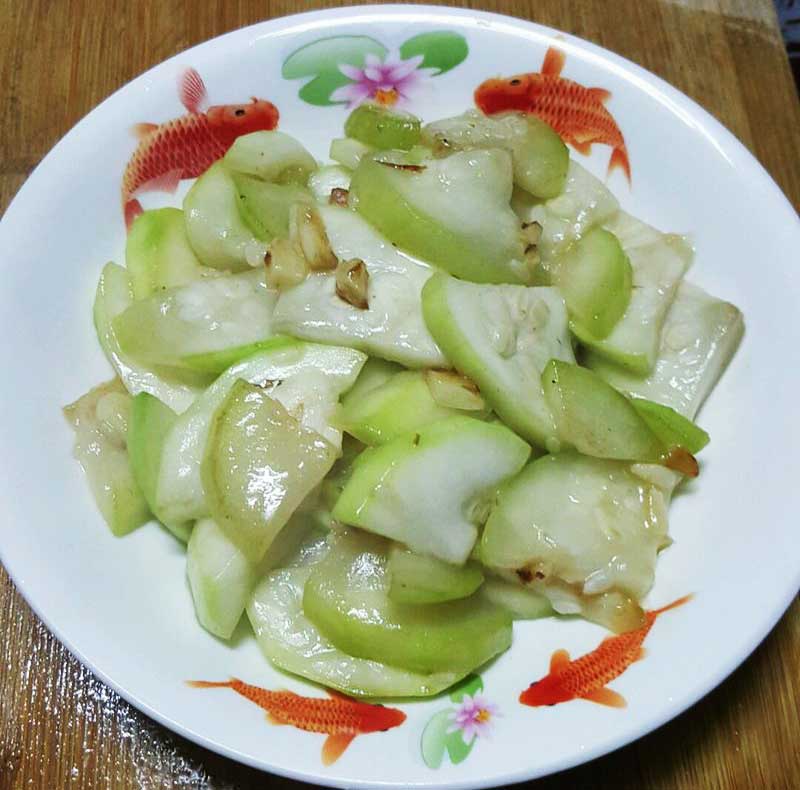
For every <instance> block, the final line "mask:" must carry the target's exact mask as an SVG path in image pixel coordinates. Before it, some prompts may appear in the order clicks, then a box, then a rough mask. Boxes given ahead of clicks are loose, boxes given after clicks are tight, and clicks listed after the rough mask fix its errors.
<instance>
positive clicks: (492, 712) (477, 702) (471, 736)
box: [447, 693, 501, 746]
mask: <svg viewBox="0 0 800 790" xmlns="http://www.w3.org/2000/svg"><path fill="white" fill-rule="evenodd" d="M500 715H501V714H500V712H499V710H498V708H497V706H496V705H493V704H492V703H491V702H489V700H487V699H486V698H485V697H484V696H483V695H482V694H478V693H476V694H474V695H473V696H470V695H469V694H465V695H464V697H463V698H462V700H461V704H460V705H459V706H458V708H457V709H456V710H455V712H454V714H453V723H452V724H451V725H450V726H449V727H448V728H447V732H449V733H450V732H457V731H458V730H461V737H462V738H463V739H464V743H466V744H467V745H468V746H469V744H471V743H472V741H473V740H475V737H476V736H478V737H481V738H486V737H488V735H489V733H490V732H491V729H492V719H493V718H494V717H497V716H500Z"/></svg>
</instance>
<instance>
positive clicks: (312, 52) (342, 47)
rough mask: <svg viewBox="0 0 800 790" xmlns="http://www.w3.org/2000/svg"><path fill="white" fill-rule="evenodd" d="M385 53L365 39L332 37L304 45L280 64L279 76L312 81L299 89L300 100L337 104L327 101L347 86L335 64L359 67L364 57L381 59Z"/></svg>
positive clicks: (345, 79)
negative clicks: (336, 91) (281, 67)
mask: <svg viewBox="0 0 800 790" xmlns="http://www.w3.org/2000/svg"><path fill="white" fill-rule="evenodd" d="M386 52H387V49H386V47H384V46H383V44H381V43H380V42H379V41H376V40H375V39H374V38H370V37H369V36H334V37H332V38H323V39H320V40H319V41H314V42H312V43H311V44H306V45H305V46H304V47H300V49H298V50H295V51H294V52H293V53H292V54H291V55H289V57H288V58H286V60H285V61H284V63H283V69H282V70H281V75H282V76H283V78H284V79H287V80H295V79H300V78H302V77H313V78H314V79H312V80H311V81H310V82H307V83H306V84H305V85H304V86H303V87H302V88H301V89H300V98H301V99H302V100H303V101H306V102H308V103H309V104H315V105H317V106H320V107H325V106H330V105H333V104H341V102H333V101H331V99H330V96H331V94H332V93H333V92H334V91H335V90H336V89H337V88H340V87H341V86H342V85H347V83H348V82H351V80H349V79H348V78H347V77H345V76H344V74H342V72H341V71H339V64H341V63H347V64H349V65H351V66H359V67H360V66H363V65H364V60H365V58H366V56H367V55H368V54H373V55H377V56H378V57H379V58H383V57H384V56H385V55H386Z"/></svg>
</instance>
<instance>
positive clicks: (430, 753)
mask: <svg viewBox="0 0 800 790" xmlns="http://www.w3.org/2000/svg"><path fill="white" fill-rule="evenodd" d="M452 724H453V711H452V709H449V708H448V709H447V710H440V711H439V712H438V713H436V714H435V715H434V716H433V718H432V719H431V720H430V721H429V722H428V723H427V725H426V726H425V729H424V730H423V731H422V743H421V746H422V759H423V760H424V761H425V765H427V766H428V768H433V769H436V768H439V767H440V766H441V764H442V762H443V761H444V755H445V752H446V753H447V756H448V757H449V758H450V762H451V763H452V764H453V765H457V764H458V763H460V762H463V761H464V760H466V759H467V757H468V756H469V753H470V752H471V751H472V747H473V746H474V745H475V741H474V740H473V741H472V742H471V743H469V744H467V743H465V742H464V737H463V736H462V734H461V730H456V731H455V732H448V731H447V730H448V729H449V728H450V726H451V725H452Z"/></svg>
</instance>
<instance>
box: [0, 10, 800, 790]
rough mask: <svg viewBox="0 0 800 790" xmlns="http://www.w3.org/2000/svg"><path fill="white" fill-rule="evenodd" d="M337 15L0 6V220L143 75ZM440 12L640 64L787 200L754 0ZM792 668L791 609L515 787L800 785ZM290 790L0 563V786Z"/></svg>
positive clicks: (793, 138) (776, 96) (790, 118)
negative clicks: (729, 670)
mask: <svg viewBox="0 0 800 790" xmlns="http://www.w3.org/2000/svg"><path fill="white" fill-rule="evenodd" d="M337 5H343V3H338V2H324V3H300V2H288V1H287V2H267V1H266V0H261V1H258V0H252V1H248V0H206V1H205V2H199V1H197V2H193V1H192V0H185V1H184V2H172V1H168V0H152V1H151V2H144V1H141V0H128V2H122V0H105V2H96V1H95V0H0V91H1V93H0V97H1V99H0V101H2V105H0V106H1V108H2V114H0V210H4V209H5V207H6V205H7V204H8V202H9V201H10V199H11V198H12V197H13V195H14V193H15V192H16V191H17V189H19V187H20V186H21V185H22V183H23V182H24V180H25V178H26V177H27V175H28V174H29V173H30V171H31V170H32V169H33V168H34V167H35V166H36V164H37V163H38V162H39V160H40V159H41V158H42V157H43V156H44V154H45V153H46V152H47V151H48V150H49V149H50V147H51V146H52V145H53V144H54V143H55V142H56V141H57V140H58V139H59V138H60V137H61V136H62V135H63V134H64V133H65V132H66V131H67V130H68V129H69V128H70V127H71V126H72V125H73V124H75V123H76V122H77V121H78V120H79V119H80V118H81V117H82V116H83V115H85V114H86V113H87V112H88V111H89V110H90V109H91V108H92V107H94V105H96V104H97V103H98V102H100V101H101V100H102V99H104V98H105V97H106V96H107V95H108V94H109V93H111V92H112V91H114V90H116V89H117V88H118V87H119V86H120V85H122V84H123V83H125V82H127V81H128V80H130V79H131V78H133V77H135V76H136V75H137V74H139V73H140V72H142V71H143V70H145V69H147V68H149V67H150V66H153V65H154V64H156V63H158V62H160V61H162V60H163V59H165V58H167V57H169V56H171V55H173V54H175V53H177V52H179V51H181V50H183V49H185V48H186V47H189V46H191V45H193V44H196V43H198V42H201V41H204V40H206V39H208V38H212V37H213V36H216V35H218V34H220V33H224V32H226V31H228V30H231V29H234V28H237V27H240V26H242V25H247V24H251V23H253V22H257V21H260V20H263V19H266V18H269V17H273V16H281V15H284V14H289V13H293V12H296V11H300V10H309V9H311V8H318V7H330V6H337ZM453 5H462V6H469V7H474V8H482V9H486V10H490V11H499V12H503V13H507V14H511V15H514V16H518V17H523V18H527V19H532V20H534V21H537V22H541V23H544V24H547V25H551V26H553V27H556V28H560V29H561V30H565V31H568V32H570V33H574V34H576V35H579V36H583V37H584V38H587V39H589V40H591V41H594V42H597V43H598V44H601V45H602V46H604V47H608V48H609V49H611V50H613V51H615V52H618V53H620V54H621V55H624V56H625V57H627V58H630V59H631V60H633V61H635V62H636V63H639V64H641V65H642V66H644V67H645V68H647V69H650V70H651V71H653V72H655V73H656V74H658V75H660V76H661V77H663V78H664V79H666V80H667V81H668V82H670V83H672V84H673V85H675V86H677V87H678V88H679V89H680V90H682V91H684V92H685V93H687V94H688V95H689V96H691V97H693V98H694V99H696V100H697V101H698V102H699V103H700V104H701V105H703V106H704V107H705V108H706V109H708V110H709V111H710V112H711V113H712V114H713V115H715V116H716V117H717V118H718V119H719V120H720V121H722V123H723V124H725V125H726V126H727V127H728V128H729V129H731V130H732V131H733V133H734V134H735V135H737V136H738V137H739V139H741V140H742V141H743V142H744V144H745V145H747V146H748V147H749V148H750V150H751V151H752V152H753V153H754V154H755V155H756V156H757V157H758V158H759V159H760V160H761V162H762V163H763V164H764V166H765V167H766V168H767V170H768V171H769V172H770V173H771V174H772V175H773V177H774V178H775V180H776V181H777V182H778V183H779V184H780V185H781V187H782V188H783V190H784V191H785V192H786V194H787V195H788V196H789V199H790V200H791V201H792V202H793V204H794V205H795V207H797V206H800V167H799V166H798V163H799V162H800V105H798V101H797V97H796V94H795V92H794V85H793V83H792V79H791V76H790V72H789V67H788V64H787V61H786V58H785V55H784V52H783V47H782V44H781V41H780V37H779V33H778V28H777V23H776V20H775V14H774V11H773V8H772V3H771V2H770V0H571V1H568V0H509V1H508V2H502V1H501V0H497V1H496V2H475V3H472V2H466V3H453ZM792 254H794V256H795V258H796V255H797V250H794V251H787V265H788V264H789V263H791V262H792V260H791V255H792ZM794 262H795V263H796V260H795V261H794ZM743 594H747V593H746V591H743ZM732 605H735V602H732ZM799 669H800V604H799V603H798V602H797V600H796V601H795V603H794V605H793V607H792V608H791V609H790V611H789V612H788V613H787V614H786V616H785V617H784V618H783V620H782V621H781V622H780V624H779V625H778V627H777V628H776V629H775V631H774V632H773V633H772V634H771V635H770V636H769V637H768V638H767V639H766V640H765V642H764V643H763V644H762V645H761V646H760V647H759V648H758V649H757V650H756V651H755V653H754V655H753V656H752V657H751V658H750V659H749V660H748V661H747V662H746V663H745V664H744V665H743V666H742V667H741V668H740V669H739V670H737V671H736V672H735V673H734V674H733V676H732V677H731V678H730V679H728V680H727V681H726V682H725V683H724V684H723V685H722V686H721V687H720V688H718V689H717V690H716V691H714V692H712V693H711V694H709V695H708V697H706V698H705V699H704V700H703V701H701V702H700V703H699V704H698V705H696V706H695V707H694V708H693V709H691V710H690V711H688V712H687V713H685V714H684V715H682V716H681V717H679V718H678V719H676V720H675V721H673V722H671V723H670V724H668V725H666V726H665V727H662V728H661V729H660V730H658V731H657V732H655V733H653V734H651V735H649V736H647V737H645V738H643V739H641V740H640V741H638V742H636V743H634V744H632V745H630V746H628V747H627V748H624V749H622V750H620V751H618V752H616V753H614V754H612V755H609V756H607V757H605V758H602V759H600V760H596V761H595V762H593V763H590V764H588V765H586V766H582V767H580V768H578V769H575V770H572V771H569V772H566V773H563V774H560V775H557V776H554V777H550V778H548V779H545V780H541V781H540V782H535V783H531V784H530V785H529V786H530V787H534V786H535V788H536V789H537V790H545V788H595V787H597V788H606V787H608V788H611V787H613V788H620V790H622V789H623V788H624V789H625V790H634V788H635V789H636V790H644V789H645V788H647V789H648V790H649V789H650V788H659V790H667V788H669V790H678V789H679V788H680V790H690V789H691V790H695V789H696V788H726V789H727V788H736V789H738V788H743V789H744V788H748V789H749V788H775V789H776V790H784V789H785V790H791V789H793V788H800V714H799V713H798V703H799V702H800V679H799V678H798V674H799V673H798V670H799ZM533 738H534V734H533V733H532V743H535V741H534V739H533ZM303 786H304V785H300V784H298V783H295V782H290V781H287V780H282V779H278V778H275V777H270V776H267V775H264V774H261V773H258V772H256V771H253V770H250V769H247V768H243V767H241V766H238V765H236V764H234V763H232V762H230V761H228V760H226V759H224V758H221V757H218V756H216V755H214V754H212V753H210V752H207V751H205V750H203V749H200V748H198V747H196V746H194V745H192V744H190V743H189V742H187V741H185V740H183V739H181V738H179V737H176V736H174V735H172V734H171V733H169V732H168V731H166V730H164V729H163V728H161V727H160V726H158V725H156V724H154V723H153V722H152V721H150V720H149V719H147V718H146V717H144V716H142V715H141V714H139V713H138V712H137V711H135V710H133V709H132V708H131V707H130V706H129V705H127V704H126V703H125V702H123V701H122V700H120V699H119V698H118V697H117V696H116V695H115V694H113V693H112V692H111V691H110V690H108V689H107V688H106V687H105V686H103V684H102V683H100V682H99V681H98V680H96V679H95V678H94V677H93V676H92V675H91V673H90V672H88V671H87V670H86V669H84V668H83V667H82V666H81V665H80V664H79V663H78V662H77V661H76V660H75V659H73V658H72V657H71V656H70V655H69V653H67V651H66V650H65V649H64V648H63V647H62V646H61V645H60V644H59V643H58V642H57V641H56V640H55V639H54V638H53V637H52V636H51V635H50V634H49V633H48V632H47V630H46V629H45V628H44V627H43V626H42V625H41V623H40V622H39V621H38V620H37V618H36V617H35V616H34V615H33V614H32V613H31V612H30V610H29V609H28V607H27V606H26V604H25V603H24V601H23V600H22V598H21V597H20V596H19V594H18V593H17V592H16V591H15V589H14V587H13V585H12V584H11V582H10V581H9V580H8V577H7V576H6V575H5V573H4V572H3V571H2V569H0V790H21V788H46V790H58V789H59V788H67V787H69V788H114V790H117V788H119V790H129V789H130V790H133V789H134V788H135V789H136V790H139V789H140V788H141V789H146V790H150V789H151V788H181V789H183V788H197V790H200V789H201V788H202V790H207V789H208V790H210V789H211V788H214V789H215V790H216V789H217V788H219V789H220V790H221V789H222V788H256V787H259V788H263V787H271V788H273V787H274V788H285V789H286V790H289V788H300V787H303Z"/></svg>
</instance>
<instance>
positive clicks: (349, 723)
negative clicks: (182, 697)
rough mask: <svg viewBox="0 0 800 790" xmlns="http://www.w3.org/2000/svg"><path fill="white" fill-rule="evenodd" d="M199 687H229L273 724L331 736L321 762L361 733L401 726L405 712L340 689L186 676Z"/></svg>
mask: <svg viewBox="0 0 800 790" xmlns="http://www.w3.org/2000/svg"><path fill="white" fill-rule="evenodd" d="M186 683H187V685H188V686H191V687H192V688H200V689H219V688H229V689H232V690H233V691H235V692H236V693H237V694H240V695H241V696H243V697H244V698H245V699H248V700H250V702H253V703H255V704H256V705H258V706H259V707H260V708H263V709H264V710H265V711H266V713H267V719H268V720H269V721H270V722H271V723H273V724H288V725H291V726H292V727H296V728H297V729H300V730H305V731H307V732H316V733H321V734H323V735H327V736H328V737H327V738H326V739H325V743H324V744H323V747H322V762H323V763H324V764H325V765H330V764H331V763H333V762H335V761H336V760H338V759H339V757H340V756H341V755H342V753H343V752H344V751H345V749H346V748H347V747H348V746H349V745H350V743H351V742H352V741H353V739H354V738H356V737H357V736H358V735H365V734H367V733H373V732H385V731H386V730H390V729H392V728H394V727H399V726H400V725H401V724H402V723H403V722H404V721H405V720H406V714H405V713H404V712H403V711H401V710H399V709H397V708H390V707H384V706H383V705H374V704H371V703H368V702H361V701H359V700H355V699H353V698H352V697H348V696H346V695H344V694H341V693H339V692H334V691H329V692H328V699H325V698H324V697H304V696H302V695H300V694H295V693H294V692H293V691H270V690H269V689H264V688H261V687H259V686H252V685H250V684H249V683H244V682H243V681H241V680H239V679H237V678H231V679H230V680H224V681H212V680H187V681H186Z"/></svg>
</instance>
